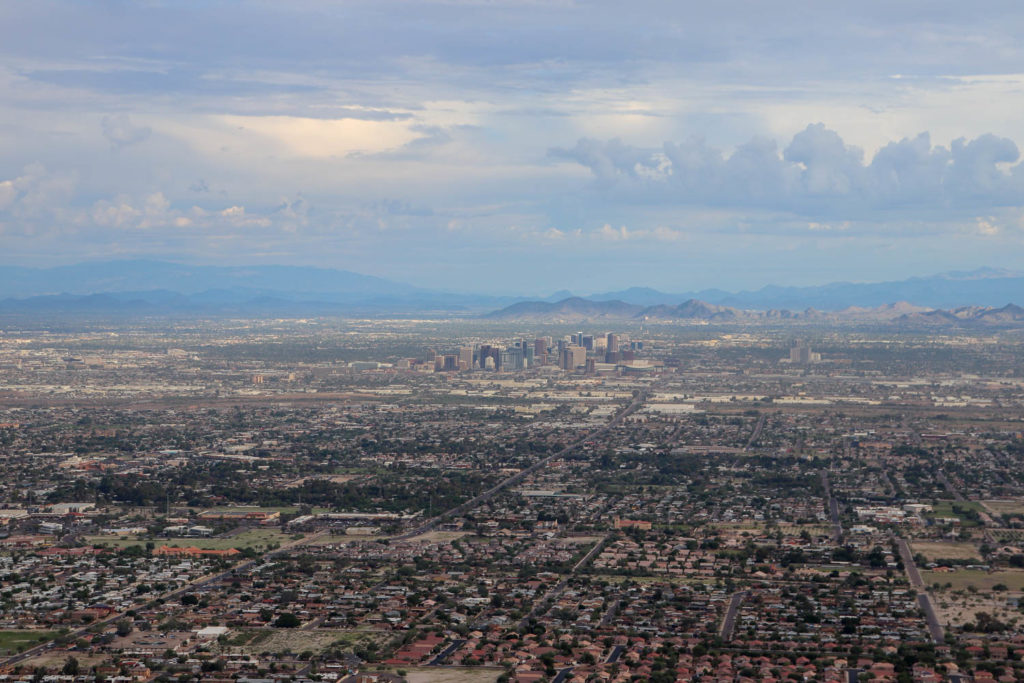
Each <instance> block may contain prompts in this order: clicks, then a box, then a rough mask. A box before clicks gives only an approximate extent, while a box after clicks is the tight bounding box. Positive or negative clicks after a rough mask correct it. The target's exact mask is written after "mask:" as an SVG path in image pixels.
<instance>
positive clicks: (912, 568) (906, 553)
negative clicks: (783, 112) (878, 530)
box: [896, 538, 946, 645]
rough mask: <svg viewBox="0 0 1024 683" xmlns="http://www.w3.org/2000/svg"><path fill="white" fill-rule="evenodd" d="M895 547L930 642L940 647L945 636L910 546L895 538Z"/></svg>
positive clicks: (944, 640) (904, 540)
mask: <svg viewBox="0 0 1024 683" xmlns="http://www.w3.org/2000/svg"><path fill="white" fill-rule="evenodd" d="M896 546H897V547H898V548H899V551H900V559H901V560H903V567H904V569H906V572H907V578H908V579H909V580H910V585H911V586H913V587H914V589H916V590H917V604H918V605H919V606H920V607H921V611H923V612H924V617H925V620H926V621H927V622H928V633H929V634H931V637H932V640H933V641H934V642H935V643H936V644H937V645H941V644H942V643H944V642H946V636H945V633H944V632H943V630H942V624H940V623H939V618H938V616H936V614H935V607H934V606H933V605H932V600H931V597H930V596H929V595H928V591H927V590H925V585H924V580H923V579H922V578H921V572H920V571H918V569H917V563H915V562H914V554H913V553H912V552H911V550H910V544H909V543H907V541H906V539H904V538H897V539H896Z"/></svg>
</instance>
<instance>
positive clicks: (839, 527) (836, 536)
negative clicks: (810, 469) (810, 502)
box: [821, 470, 843, 545]
mask: <svg viewBox="0 0 1024 683" xmlns="http://www.w3.org/2000/svg"><path fill="white" fill-rule="evenodd" d="M821 485H822V486H823V487H824V488H825V498H826V499H827V500H828V514H829V516H830V517H831V518H832V540H833V541H835V543H836V544H837V545H840V544H842V542H843V524H842V522H840V521H839V501H837V500H836V497H835V496H833V495H832V485H831V484H830V483H829V481H828V472H827V471H825V470H822V471H821Z"/></svg>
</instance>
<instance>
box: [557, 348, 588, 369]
mask: <svg viewBox="0 0 1024 683" xmlns="http://www.w3.org/2000/svg"><path fill="white" fill-rule="evenodd" d="M586 362H587V350H586V349H585V348H583V347H582V346H566V347H565V348H564V349H562V353H561V354H560V356H559V366H560V367H561V368H562V369H563V370H568V371H569V372H572V371H573V370H575V369H576V368H578V367H581V366H583V365H586Z"/></svg>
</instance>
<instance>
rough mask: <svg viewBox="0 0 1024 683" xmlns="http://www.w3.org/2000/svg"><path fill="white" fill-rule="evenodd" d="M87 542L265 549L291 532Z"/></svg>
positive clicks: (284, 540)
mask: <svg viewBox="0 0 1024 683" xmlns="http://www.w3.org/2000/svg"><path fill="white" fill-rule="evenodd" d="M86 541H87V542H88V543H91V544H94V545H106V546H107V547H110V548H128V547H130V546H133V545H138V546H142V545H145V544H146V543H147V542H150V541H151V542H152V543H154V544H155V545H156V546H157V547H160V546H162V545H168V546H172V547H176V548H187V547H196V548H203V549H204V550H227V549H228V548H238V549H242V548H253V549H255V550H265V549H266V548H267V546H268V545H269V544H271V543H277V544H279V545H284V544H285V543H290V542H291V541H292V534H286V533H284V532H282V531H278V530H277V529H250V530H248V531H243V532H242V533H240V534H238V535H237V536H232V537H231V538H163V537H159V536H158V537H156V538H142V539H140V538H115V537H111V536H89V537H87V538H86Z"/></svg>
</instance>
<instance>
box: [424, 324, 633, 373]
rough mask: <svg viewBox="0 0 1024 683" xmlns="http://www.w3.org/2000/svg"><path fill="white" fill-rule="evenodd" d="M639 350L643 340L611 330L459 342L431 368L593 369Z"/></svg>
mask: <svg viewBox="0 0 1024 683" xmlns="http://www.w3.org/2000/svg"><path fill="white" fill-rule="evenodd" d="M642 350H643V342H642V341H628V340H625V339H623V338H622V337H621V335H618V334H616V333H614V332H609V333H608V334H606V335H592V334H583V332H576V333H575V334H571V335H568V336H566V337H564V338H562V339H553V338H552V337H538V338H537V339H534V340H533V341H532V342H531V341H527V340H525V339H521V340H517V341H514V342H512V343H511V344H509V345H508V346H497V345H492V344H481V345H479V346H477V347H473V346H462V347H460V348H459V349H458V350H457V351H456V352H455V353H449V354H446V355H438V356H435V358H434V370H435V371H437V372H458V371H463V370H494V371H500V372H515V371H517V370H525V369H526V368H532V367H537V366H541V365H557V366H558V367H560V368H561V369H563V370H567V371H570V372H571V371H574V370H579V369H584V370H588V371H596V369H597V366H598V365H599V364H601V365H603V364H617V363H621V362H624V361H633V360H635V359H636V355H637V352H638V351H642Z"/></svg>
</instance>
